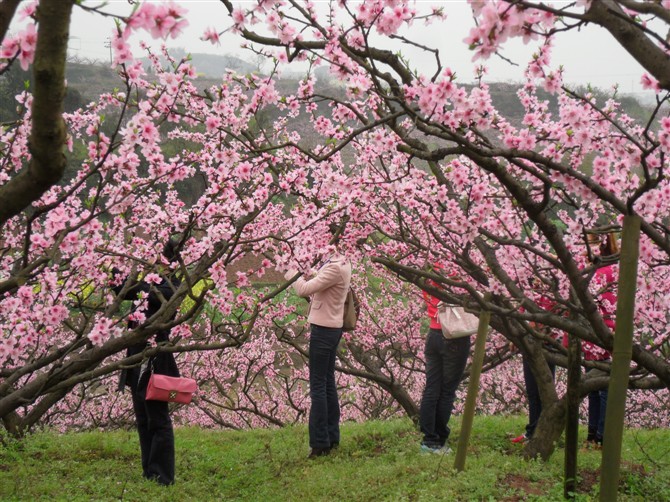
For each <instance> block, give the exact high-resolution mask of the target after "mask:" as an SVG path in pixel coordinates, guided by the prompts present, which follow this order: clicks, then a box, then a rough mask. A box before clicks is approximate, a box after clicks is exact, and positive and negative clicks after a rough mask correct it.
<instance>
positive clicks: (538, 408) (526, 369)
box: [523, 357, 556, 438]
mask: <svg viewBox="0 0 670 502" xmlns="http://www.w3.org/2000/svg"><path fill="white" fill-rule="evenodd" d="M547 364H548V365H549V370H551V375H552V376H554V375H556V365H555V364H552V363H550V362H547ZM523 380H524V383H525V384H526V397H527V398H528V425H526V437H528V438H530V437H533V433H534V432H535V428H536V427H537V421H538V420H539V419H540V414H541V413H542V400H541V399H540V390H539V389H538V388H537V380H535V375H533V370H531V369H530V364H529V363H528V361H527V360H526V358H525V357H524V358H523Z"/></svg>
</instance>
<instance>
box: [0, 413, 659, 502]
mask: <svg viewBox="0 0 670 502" xmlns="http://www.w3.org/2000/svg"><path fill="white" fill-rule="evenodd" d="M458 418H459V417H455V418H454V420H453V421H452V422H453V424H452V425H453V434H452V436H453V437H452V441H451V443H452V447H454V448H455V444H456V438H457V435H458V431H459V420H458ZM523 425H524V419H523V417H477V418H476V420H475V423H474V430H473V435H472V442H471V448H470V453H469V456H468V459H467V462H466V470H465V471H464V472H461V473H457V472H455V471H454V470H453V461H454V455H453V454H452V455H447V456H438V455H426V454H420V453H419V440H420V435H419V433H418V432H417V431H416V430H415V428H414V426H413V425H412V423H411V422H410V421H409V420H392V421H384V422H378V421H371V422H367V423H363V424H353V423H347V424H344V425H343V427H342V445H341V446H340V448H339V449H338V450H336V451H335V452H334V453H333V454H332V455H330V456H328V457H321V458H318V459H314V460H308V459H307V458H306V457H307V453H308V447H307V430H306V427H305V426H296V427H290V428H285V429H280V430H252V431H217V430H203V429H198V428H180V429H177V430H176V449H177V480H176V484H175V485H174V486H171V487H167V488H165V487H161V486H158V485H156V484H154V483H152V482H149V481H145V480H144V479H143V478H142V475H141V469H140V466H139V446H138V444H137V437H136V435H135V433H134V431H114V432H82V433H68V434H62V435H60V434H56V433H53V432H39V433H36V434H33V435H30V436H29V437H27V438H25V439H24V440H22V441H15V440H11V439H8V438H4V445H3V446H0V500H3V501H14V500H21V501H23V500H30V501H33V500H67V501H79V500H132V501H135V500H137V501H149V500H151V501H154V500H156V501H161V500H165V501H168V500H175V501H177V500H178V501H183V500H193V501H204V500H245V501H246V500H258V501H274V500H277V501H284V500H288V501H292V500H295V501H300V502H306V501H313V500H314V501H316V500H324V501H325V500H351V501H378V500H392V501H421V500H456V501H461V500H463V501H465V500H467V501H469V500H473V501H494V500H495V501H505V500H506V501H519V500H524V501H525V500H530V501H533V500H537V501H539V500H542V501H545V500H562V494H563V487H562V468H563V450H562V448H558V449H557V450H556V453H555V454H554V456H553V457H552V458H551V459H550V461H549V462H547V463H543V462H540V461H525V460H523V458H522V457H521V455H520V451H521V448H520V447H518V446H515V445H512V444H511V443H510V442H509V437H510V435H511V434H516V433H518V432H519V431H521V430H522V429H523ZM622 457H623V459H624V463H623V466H622V484H621V488H620V500H624V501H625V500H639V501H643V500H644V501H662V500H670V469H669V468H668V466H669V464H670V431H667V430H651V431H649V430H628V431H626V433H625V439H624V445H623V453H622ZM599 464H600V452H598V451H581V452H580V457H579V465H580V480H579V490H578V493H577V497H576V499H577V500H580V501H588V500H596V499H597V491H598V468H599Z"/></svg>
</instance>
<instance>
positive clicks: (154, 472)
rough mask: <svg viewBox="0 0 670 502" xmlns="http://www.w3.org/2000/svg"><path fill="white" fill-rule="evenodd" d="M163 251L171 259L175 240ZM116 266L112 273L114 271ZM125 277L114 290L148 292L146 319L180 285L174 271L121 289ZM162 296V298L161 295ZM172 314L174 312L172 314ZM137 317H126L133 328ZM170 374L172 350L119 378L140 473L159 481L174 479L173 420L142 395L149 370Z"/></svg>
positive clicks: (162, 337) (135, 349)
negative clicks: (131, 416) (126, 393)
mask: <svg viewBox="0 0 670 502" xmlns="http://www.w3.org/2000/svg"><path fill="white" fill-rule="evenodd" d="M163 255H164V256H165V257H166V258H167V259H168V261H170V262H171V261H174V259H175V258H176V256H177V243H176V242H174V241H172V240H170V241H168V243H167V244H166V245H165V247H164V248H163ZM116 272H117V271H116V270H115V271H114V274H115V275H117V274H116ZM125 282H126V281H125V280H124V281H123V282H122V283H121V284H120V285H119V286H116V287H114V288H113V289H114V291H115V293H116V294H117V295H118V294H122V293H123V299H124V300H136V299H137V298H138V294H139V293H142V292H144V293H146V294H147V301H148V306H147V309H146V311H145V315H146V318H147V319H149V318H150V317H151V316H153V315H154V314H155V313H156V312H158V310H159V309H160V308H161V305H162V302H163V301H166V302H167V301H169V300H170V298H172V296H173V295H174V293H175V291H176V290H177V289H178V288H179V284H180V281H179V279H177V278H176V277H175V276H174V274H172V275H167V274H164V275H161V277H160V282H159V283H157V284H149V283H148V282H145V281H138V282H136V283H135V284H133V285H132V286H131V287H129V288H127V289H126V290H125V291H123V286H124V283H125ZM161 297H162V298H161ZM173 318H174V316H173ZM137 325H138V323H137V321H129V322H128V328H129V329H134V328H136V327H137ZM168 335H169V331H167V330H164V331H159V332H158V333H156V335H155V340H156V343H159V344H160V343H164V342H167V341H168ZM147 346H149V343H148V342H143V343H138V344H136V345H133V346H131V347H129V348H128V351H127V353H126V355H127V356H132V355H135V354H139V353H141V352H142V351H144V350H145V349H146V348H147ZM152 371H153V372H155V373H158V374H160V375H168V376H173V377H178V376H179V369H178V368H177V363H176V362H175V359H174V356H173V354H172V353H171V352H159V353H158V354H156V355H155V356H152V357H150V358H149V359H147V360H144V361H143V363H142V365H141V366H134V367H132V368H128V369H124V370H122V371H121V378H120V379H119V390H121V391H123V390H124V388H125V387H126V386H128V387H130V393H131V395H132V398H133V411H134V412H135V419H136V423H137V431H138V433H139V436H140V450H141V452H142V474H143V475H144V477H145V478H147V479H151V480H154V481H156V482H158V483H159V484H161V485H171V484H173V483H174V470H175V469H174V466H175V461H174V432H173V429H172V420H171V419H170V413H169V409H168V403H167V402H165V401H147V400H146V399H145V395H146V390H147V384H148V382H149V376H150V374H151V372H152Z"/></svg>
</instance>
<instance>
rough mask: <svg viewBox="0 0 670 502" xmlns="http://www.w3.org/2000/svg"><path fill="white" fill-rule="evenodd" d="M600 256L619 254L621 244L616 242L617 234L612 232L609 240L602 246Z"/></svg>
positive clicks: (608, 235)
mask: <svg viewBox="0 0 670 502" xmlns="http://www.w3.org/2000/svg"><path fill="white" fill-rule="evenodd" d="M599 251H600V256H612V255H615V254H617V253H618V252H619V243H618V242H617V240H616V234H615V233H614V232H610V233H608V234H607V238H606V239H605V241H604V242H602V243H601V244H600V250H599Z"/></svg>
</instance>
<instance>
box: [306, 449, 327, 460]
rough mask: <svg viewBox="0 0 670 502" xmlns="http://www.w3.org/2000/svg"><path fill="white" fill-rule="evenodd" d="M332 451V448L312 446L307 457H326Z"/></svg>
mask: <svg viewBox="0 0 670 502" xmlns="http://www.w3.org/2000/svg"><path fill="white" fill-rule="evenodd" d="M329 453H330V448H312V451H310V452H309V455H308V456H307V458H316V457H325V456H326V455H328V454H329Z"/></svg>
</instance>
